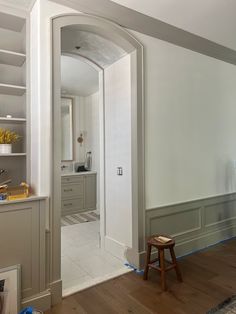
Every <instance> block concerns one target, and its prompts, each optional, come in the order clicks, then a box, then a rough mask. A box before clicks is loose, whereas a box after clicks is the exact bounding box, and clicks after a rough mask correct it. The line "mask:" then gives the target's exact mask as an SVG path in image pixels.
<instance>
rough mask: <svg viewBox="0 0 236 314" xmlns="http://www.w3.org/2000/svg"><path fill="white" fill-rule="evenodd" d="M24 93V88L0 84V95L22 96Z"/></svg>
mask: <svg viewBox="0 0 236 314" xmlns="http://www.w3.org/2000/svg"><path fill="white" fill-rule="evenodd" d="M25 92H26V87H25V86H19V85H11V84H3V83H0V94H6V95H16V96H22V95H24V93H25Z"/></svg>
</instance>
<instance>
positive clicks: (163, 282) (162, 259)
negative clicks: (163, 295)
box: [159, 249, 166, 291]
mask: <svg viewBox="0 0 236 314" xmlns="http://www.w3.org/2000/svg"><path fill="white" fill-rule="evenodd" d="M159 258H160V268H161V287H162V290H164V291H165V290H166V276H165V275H166V274H165V256H164V250H163V249H159Z"/></svg>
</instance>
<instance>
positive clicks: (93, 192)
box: [84, 174, 97, 210]
mask: <svg viewBox="0 0 236 314" xmlns="http://www.w3.org/2000/svg"><path fill="white" fill-rule="evenodd" d="M84 185H85V199H84V202H85V208H86V209H89V210H91V209H96V206H97V176H96V174H90V175H85V176H84Z"/></svg>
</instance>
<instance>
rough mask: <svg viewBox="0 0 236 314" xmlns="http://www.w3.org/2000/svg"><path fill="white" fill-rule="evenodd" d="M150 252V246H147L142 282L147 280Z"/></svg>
mask: <svg viewBox="0 0 236 314" xmlns="http://www.w3.org/2000/svg"><path fill="white" fill-rule="evenodd" d="M151 250H152V246H151V245H149V244H148V247H147V255H146V264H145V269H144V274H143V279H144V280H147V278H148V270H149V266H148V264H149V263H150V257H151Z"/></svg>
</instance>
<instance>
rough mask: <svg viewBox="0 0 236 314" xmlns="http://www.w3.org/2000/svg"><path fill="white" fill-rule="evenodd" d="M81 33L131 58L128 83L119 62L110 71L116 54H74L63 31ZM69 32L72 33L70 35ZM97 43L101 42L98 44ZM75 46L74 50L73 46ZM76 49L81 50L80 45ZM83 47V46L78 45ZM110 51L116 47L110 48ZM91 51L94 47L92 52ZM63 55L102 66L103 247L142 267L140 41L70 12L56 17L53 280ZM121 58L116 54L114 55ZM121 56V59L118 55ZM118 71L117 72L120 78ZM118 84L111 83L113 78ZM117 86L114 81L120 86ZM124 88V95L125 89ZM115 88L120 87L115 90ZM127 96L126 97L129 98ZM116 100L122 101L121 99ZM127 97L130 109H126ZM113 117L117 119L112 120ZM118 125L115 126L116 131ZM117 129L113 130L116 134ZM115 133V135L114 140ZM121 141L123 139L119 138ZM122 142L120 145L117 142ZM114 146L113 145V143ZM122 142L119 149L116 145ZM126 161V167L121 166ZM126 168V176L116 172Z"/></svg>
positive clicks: (56, 277) (55, 277)
mask: <svg viewBox="0 0 236 314" xmlns="http://www.w3.org/2000/svg"><path fill="white" fill-rule="evenodd" d="M75 30H76V31H79V32H80V35H81V34H83V32H85V33H86V32H87V34H88V33H89V34H92V36H93V40H92V41H91V39H90V43H91V42H93V43H94V38H95V36H97V39H98V40H99V38H103V39H104V40H107V41H109V42H110V43H112V45H113V46H116V47H117V50H116V51H118V54H119V53H120V55H122V54H124V55H127V56H128V59H127V60H126V61H125V63H124V64H123V67H124V69H126V72H127V69H128V72H129V75H128V80H129V81H127V83H128V84H127V85H123V86H122V85H119V82H122V81H123V80H124V77H122V72H119V70H120V68H119V66H120V65H119V64H117V65H116V68H115V70H114V71H115V74H114V72H113V71H110V72H109V70H110V69H111V67H110V66H111V64H113V63H114V62H113V61H114V60H112V59H114V55H112V53H111V51H108V52H107V56H104V54H102V55H101V56H99V55H98V54H92V53H90V54H86V55H83V53H82V52H83V51H82V49H81V51H80V52H79V53H76V51H74V50H73V49H76V48H75V47H76V46H75V44H76V43H75V42H73V40H72V41H71V40H70V38H71V37H70V36H64V41H63V42H62V34H63V32H70V31H75ZM67 35H68V34H67ZM97 44H99V43H97ZM70 45H71V48H70ZM77 50H78V49H77ZM79 50H80V49H79ZM111 50H112V49H111ZM90 52H91V50H90ZM61 53H63V54H64V55H69V56H73V57H75V58H86V60H87V62H88V63H91V64H93V65H94V64H95V66H96V67H97V68H98V69H100V70H101V71H100V72H99V73H100V74H99V75H100V83H101V82H102V83H103V92H104V94H103V97H101V99H102V106H101V108H102V110H103V112H102V114H101V117H102V118H101V119H100V130H101V136H100V139H101V142H102V145H101V149H100V169H101V171H100V179H99V181H100V186H101V187H102V188H101V191H100V208H101V240H102V246H103V248H104V249H106V250H107V251H109V252H111V253H112V254H114V255H115V256H118V257H120V258H123V259H126V260H128V262H129V263H132V264H134V265H136V266H137V267H139V265H140V259H141V257H142V252H143V250H144V218H143V215H144V128H143V118H144V112H143V89H142V87H143V86H142V84H143V77H142V75H143V72H142V67H143V64H142V61H143V60H142V58H143V49H142V45H140V43H139V42H138V41H137V40H136V39H135V38H134V37H133V36H132V35H130V34H129V33H128V32H127V31H126V30H124V29H123V28H121V27H119V26H118V25H116V24H114V23H111V22H109V21H106V20H104V19H101V18H98V17H94V16H88V15H82V14H71V15H64V16H59V17H56V18H54V19H53V106H52V108H53V116H52V119H53V121H52V122H53V147H52V156H53V158H52V169H53V173H52V177H53V182H52V200H51V211H50V224H51V230H52V237H51V262H50V266H51V267H50V270H51V272H50V273H51V282H55V281H60V244H61V243H60V225H61V221H60V220H61V210H60V209H61V171H60V170H61V153H60V150H61V136H60V132H58V130H60V129H61V125H60V123H61V117H60V114H61V113H60V110H61V108H60V99H61V72H60V71H61V68H60V61H61V60H60V58H61ZM115 57H117V56H115ZM119 58H120V56H118V57H117V59H119ZM117 75H118V76H117ZM113 79H114V82H116V84H118V85H117V86H118V87H117V86H115V88H114V85H111V84H110V82H111V80H113ZM116 84H115V85H116ZM124 90H126V96H125V97H123V96H124V93H123V94H122V91H124ZM117 91H119V92H118V93H117ZM127 95H128V96H127ZM117 98H120V99H121V102H120V103H119V104H118V103H117V101H116V100H117ZM127 98H128V102H129V108H128V107H127V108H125V107H122V105H125V104H126V101H127ZM115 103H117V108H116V109H117V110H121V112H122V113H123V117H124V119H123V120H122V122H121V119H116V117H115V115H116V113H115V112H114V111H112V110H111V109H112V108H113V105H114V104H115ZM113 118H114V119H113ZM114 129H115V130H114ZM113 131H114V132H113ZM115 137H116V138H115ZM120 139H121V140H120ZM119 141H120V146H119V145H117V142H119ZM114 144H115V145H114ZM118 146H119V147H118ZM122 163H124V165H123V164H122ZM120 167H121V168H122V171H123V172H124V173H123V172H122V171H121V172H122V174H123V176H120V173H118V168H120Z"/></svg>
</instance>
